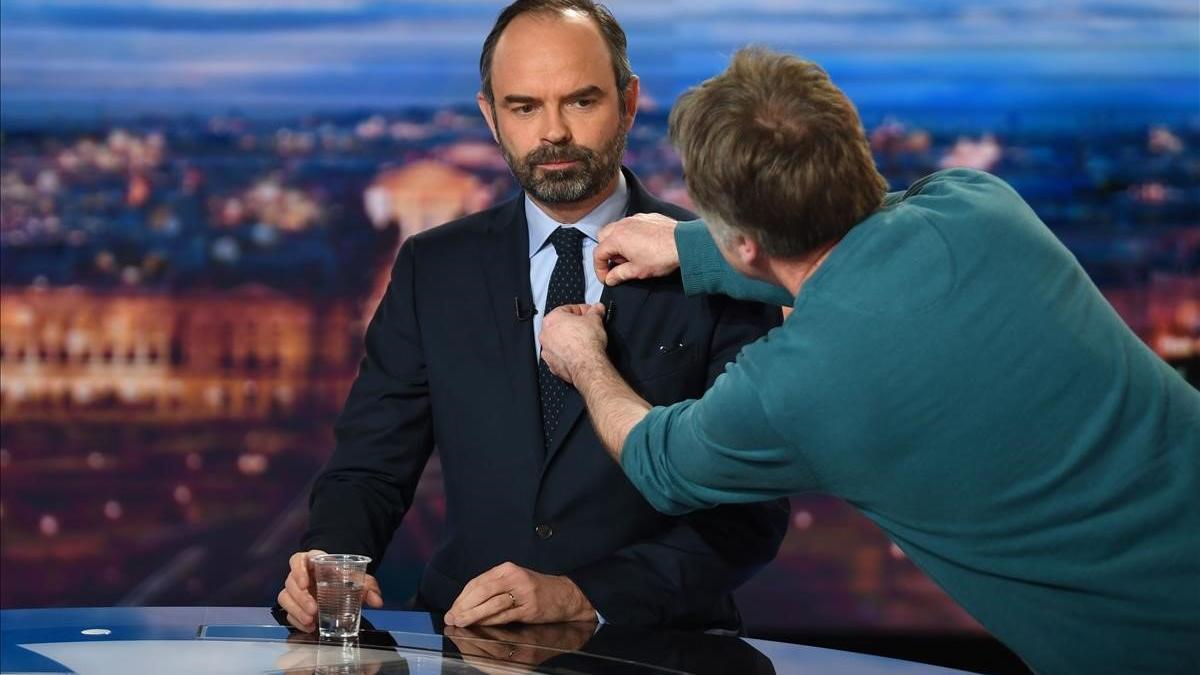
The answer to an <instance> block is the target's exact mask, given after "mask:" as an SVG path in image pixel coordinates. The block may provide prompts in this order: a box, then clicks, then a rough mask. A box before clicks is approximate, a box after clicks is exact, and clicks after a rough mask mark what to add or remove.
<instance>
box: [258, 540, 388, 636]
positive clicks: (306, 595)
mask: <svg viewBox="0 0 1200 675" xmlns="http://www.w3.org/2000/svg"><path fill="white" fill-rule="evenodd" d="M324 553H325V551H319V550H317V549H312V550H311V551H301V552H299V553H295V554H293V555H292V557H291V559H290V560H288V564H289V565H290V566H291V571H290V572H288V575H287V579H286V580H284V583H283V590H282V591H279V596H278V598H277V599H278V600H279V606H280V607H282V608H283V610H284V611H285V612H287V617H288V623H290V624H292V625H293V626H295V627H296V628H299V629H300V630H302V631H304V632H306V633H311V632H313V631H314V630H316V629H317V579H316V576H315V575H314V574H313V571H312V565H311V563H310V562H309V559H310V558H312V557H313V556H315V555H323V554H324ZM363 602H366V603H367V605H369V606H371V607H383V594H382V593H380V591H379V582H378V581H376V580H375V577H373V576H371V575H370V574H368V575H366V577H365V579H364V580H363Z"/></svg>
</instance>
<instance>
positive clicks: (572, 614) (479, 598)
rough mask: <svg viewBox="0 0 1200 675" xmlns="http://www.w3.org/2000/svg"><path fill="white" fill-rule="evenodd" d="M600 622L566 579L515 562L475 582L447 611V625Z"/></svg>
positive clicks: (484, 575)
mask: <svg viewBox="0 0 1200 675" xmlns="http://www.w3.org/2000/svg"><path fill="white" fill-rule="evenodd" d="M560 621H592V622H595V621H596V610H595V608H593V607H592V603H591V602H589V601H588V599H587V598H586V597H585V596H584V595H583V591H581V590H579V587H578V586H576V585H575V582H574V581H571V580H570V579H569V578H567V577H565V576H554V575H549V574H540V573H538V572H534V571H533V570H527V569H525V568H524V567H521V566H519V565H516V564H513V563H511V562H506V563H502V564H500V565H497V566H495V567H493V568H492V569H490V570H488V571H486V572H484V573H483V574H480V575H479V576H477V577H475V578H474V579H472V580H471V581H470V582H469V583H468V584H467V585H466V586H465V587H463V591H462V593H460V594H459V596H458V598H457V599H456V600H455V601H454V605H453V606H451V607H450V611H448V612H446V618H445V622H446V625H447V626H470V625H474V624H479V625H484V626H492V625H496V624H502V623H514V622H519V623H558V622H560Z"/></svg>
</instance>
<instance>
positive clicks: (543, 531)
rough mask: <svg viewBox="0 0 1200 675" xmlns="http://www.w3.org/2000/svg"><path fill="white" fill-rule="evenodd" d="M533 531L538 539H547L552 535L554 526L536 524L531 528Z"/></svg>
mask: <svg viewBox="0 0 1200 675" xmlns="http://www.w3.org/2000/svg"><path fill="white" fill-rule="evenodd" d="M533 531H534V532H536V533H537V536H538V538H539V539H549V538H550V537H553V536H554V528H552V527H550V526H549V525H538V526H537V527H535V528H533Z"/></svg>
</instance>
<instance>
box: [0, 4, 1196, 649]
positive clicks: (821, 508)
mask: <svg viewBox="0 0 1200 675" xmlns="http://www.w3.org/2000/svg"><path fill="white" fill-rule="evenodd" d="M609 5H610V7H611V8H612V9H613V11H614V13H615V14H616V16H617V18H618V19H619V20H620V21H621V22H622V23H623V25H624V27H625V29H626V31H627V32H628V34H629V40H630V55H631V59H632V61H633V66H634V69H635V71H636V72H637V73H638V74H639V75H640V76H641V78H642V87H643V91H644V94H643V99H642V102H641V103H642V108H641V113H640V115H639V117H638V120H637V123H636V125H635V127H634V131H633V132H632V134H631V136H630V143H629V152H628V156H627V160H626V163H627V164H628V165H629V166H630V167H631V168H633V170H634V171H635V172H637V173H638V174H639V175H640V176H641V178H642V179H643V180H644V181H645V183H646V184H647V186H648V187H649V188H650V189H651V190H652V191H653V192H655V193H657V194H658V195H660V196H662V197H664V198H666V199H668V200H671V201H675V202H677V203H681V204H688V198H687V195H686V192H685V190H684V189H683V185H682V181H681V176H680V169H679V164H678V160H677V158H676V156H675V154H674V153H673V152H672V150H671V149H670V147H669V145H668V144H667V142H666V140H665V132H666V114H667V111H668V110H669V107H670V105H671V102H672V101H673V100H674V98H675V97H676V96H677V95H678V94H679V92H681V91H682V90H683V89H684V88H686V87H687V86H689V85H692V84H694V83H696V82H698V81H699V80H701V79H703V78H705V77H707V76H710V75H712V74H714V73H716V72H717V71H719V70H720V69H721V68H722V67H723V66H724V64H725V63H726V61H727V59H728V56H729V55H730V54H731V53H732V52H733V51H734V50H735V49H736V48H737V47H739V46H741V45H743V44H746V43H750V42H756V43H764V44H768V45H771V46H774V47H777V48H782V49H787V50H789V51H792V52H795V53H798V54H801V55H804V56H806V57H809V58H812V59H814V60H817V61H818V62H820V63H822V64H824V65H825V66H826V68H827V69H828V70H829V71H830V73H831V75H832V76H833V78H834V81H835V82H836V83H838V84H839V85H840V86H842V87H843V88H844V89H845V90H846V91H847V92H848V94H849V95H850V96H851V98H852V99H854V100H855V102H856V103H857V104H858V105H859V108H860V111H861V113H862V116H863V121H864V124H865V126H866V129H867V132H868V134H869V135H870V139H871V144H872V148H873V149H874V151H875V154H876V157H877V159H878V161H879V164H880V166H881V167H882V170H883V172H884V174H885V175H886V176H887V178H888V180H889V181H890V183H891V185H892V187H893V188H894V189H902V188H903V187H905V186H907V185H908V184H909V183H910V182H912V181H913V180H915V179H916V178H918V177H920V176H922V175H924V174H926V173H929V172H932V171H935V170H937V169H939V168H942V167H950V166H970V167H975V168H979V169H985V170H988V171H991V172H994V173H996V174H998V175H999V176H1001V177H1002V178H1004V179H1005V180H1007V181H1009V182H1010V183H1011V184H1012V185H1013V186H1014V187H1016V189H1017V190H1018V191H1019V192H1020V193H1021V194H1022V195H1024V196H1025V198H1026V199H1027V200H1028V201H1029V202H1030V204H1031V205H1032V206H1033V208H1034V209H1035V210H1036V211H1037V213H1038V214H1039V215H1040V216H1041V217H1042V218H1043V219H1044V220H1045V222H1046V223H1047V224H1048V225H1049V226H1050V227H1051V228H1052V229H1053V230H1054V231H1055V233H1056V234H1057V235H1058V236H1059V237H1060V238H1061V239H1062V240H1063V241H1064V242H1065V243H1066V244H1067V246H1069V247H1070V249H1071V250H1072V251H1073V252H1074V253H1075V255H1076V256H1077V257H1078V259H1079V260H1080V262H1081V263H1082V264H1083V266H1084V267H1085V268H1086V269H1087V270H1088V272H1089V273H1090V274H1091V275H1092V277H1093V279H1094V280H1095V282H1096V284H1097V285H1098V286H1099V287H1100V288H1101V290H1102V291H1103V292H1104V293H1105V295H1106V296H1107V297H1108V298H1109V299H1110V301H1111V302H1112V303H1113V304H1114V305H1115V306H1116V308H1117V309H1118V310H1119V311H1120V313H1121V315H1122V316H1123V317H1124V318H1125V319H1126V321H1127V322H1128V324H1129V326H1130V328H1131V329H1132V330H1133V331H1135V332H1136V333H1137V334H1138V335H1139V336H1141V337H1142V338H1143V339H1144V340H1145V341H1146V342H1147V343H1148V344H1149V345H1150V346H1151V347H1152V348H1153V349H1155V350H1156V351H1157V352H1158V353H1159V354H1160V355H1162V357H1163V358H1164V359H1166V360H1167V361H1169V362H1170V363H1172V364H1173V365H1175V366H1176V367H1177V368H1179V369H1180V371H1181V372H1183V373H1184V374H1185V376H1186V377H1188V378H1189V379H1190V380H1191V381H1192V382H1193V383H1196V382H1197V379H1198V378H1200V366H1198V358H1200V356H1198V355H1200V37H1198V35H1200V32H1198V30H1197V26H1198V22H1200V10H1198V9H1197V4H1196V3H1195V0H1142V1H1138V2H1134V1H1132V0H1060V1H1059V2H1054V3H1050V2H1035V1H1034V0H1008V1H1004V2H1000V1H995V2H958V1H950V0H934V1H931V2H898V1H891V0H842V1H839V2H836V3H827V2H821V3H818V2H811V1H802V2H783V1H773V0H740V1H739V2H725V1H718V0H692V1H689V2H661V3H659V2H626V1H616V0H615V1H613V2H611V3H609ZM499 6H500V5H499V3H491V2H473V1H470V0H455V1H449V2H448V1H444V0H443V1H439V2H412V3H380V2H371V1H368V0H362V1H357V0H298V1H295V2H283V1H273V0H115V1H105V2H101V1H99V0H95V1H93V0H61V1H55V2H32V1H29V0H4V2H3V3H2V4H0V31H2V39H0V56H2V62H0V113H2V115H3V120H2V124H0V149H2V153H3V155H2V163H0V190H2V198H0V284H2V288H0V300H2V305H0V433H2V438H0V478H2V490H0V537H2V542H3V548H2V557H0V563H2V569H0V579H3V584H2V587H0V589H2V591H0V605H2V606H3V607H6V608H10V607H41V606H78V605H113V604H132V605H189V604H203V605H266V604H269V603H271V602H272V601H273V599H274V595H275V593H276V592H277V591H278V589H279V587H280V583H281V581H282V573H283V570H284V564H285V563H284V561H285V559H286V558H287V556H288V555H289V554H290V553H292V552H293V551H294V548H295V546H296V543H297V541H298V538H299V536H300V534H301V532H302V530H303V528H304V526H305V522H306V518H307V512H306V499H307V494H308V487H309V485H310V482H311V479H312V478H313V476H314V475H315V473H316V472H317V471H318V470H319V468H320V466H321V465H322V463H323V462H324V461H325V459H326V458H327V457H328V455H329V453H330V451H331V448H332V434H331V424H332V421H333V418H334V416H335V415H336V414H337V412H338V410H339V407H340V405H341V403H342V401H343V399H344V396H345V394H346V391H347V389H348V386H349V383H350V382H351V380H352V378H353V377H354V374H355V371H356V368H357V362H358V358H359V356H360V352H361V347H360V340H361V336H362V332H363V329H364V322H365V320H366V319H367V318H368V317H369V314H370V312H371V310H372V308H373V307H374V304H375V303H376V301H377V299H378V297H379V296H380V294H381V293H382V290H383V284H384V283H385V279H386V271H387V269H388V266H389V264H390V262H391V259H392V257H393V256H394V253H395V251H396V249H397V246H398V245H399V243H400V241H401V240H402V239H403V238H404V237H406V236H410V235H412V234H413V233H414V232H418V231H420V230H423V229H426V228H429V227H434V226H436V225H438V224H439V223H442V222H444V221H446V220H448V219H451V218H454V217H457V216H459V215H462V214H464V213H469V212H471V211H475V210H478V209H481V208H483V207H486V206H488V205H491V204H493V203H496V202H497V201H499V200H503V199H505V198H507V197H508V196H510V195H512V194H513V193H514V190H515V189H516V187H515V184H514V181H513V179H512V178H511V176H510V174H509V172H508V168H507V167H506V166H505V164H504V162H503V160H502V158H501V157H500V154H499V153H498V152H497V150H496V149H495V147H494V144H493V142H492V140H491V137H490V135H489V134H488V131H487V128H486V126H485V125H484V123H483V120H482V119H481V118H480V117H479V115H478V111H477V110H476V108H475V105H474V95H475V92H476V91H477V88H478V74H477V61H478V54H479V47H480V44H481V43H482V40H483V37H484V36H485V35H486V33H487V31H488V30H489V29H490V27H491V23H492V21H493V19H494V17H495V15H496V13H497V12H498V11H499ZM952 507H953V505H948V508H952ZM442 513H443V502H442V497H441V476H440V471H439V468H438V464H437V458H436V455H435V456H434V459H433V460H432V461H431V463H430V465H429V467H428V469H427V471H426V477H425V479H424V480H423V482H422V484H421V487H420V490H419V492H418V500H417V502H416V504H415V506H414V508H413V510H412V512H411V513H410V514H409V516H408V517H407V519H406V521H405V523H404V526H403V528H402V530H401V531H400V532H399V533H398V534H397V536H396V539H395V541H394V543H393V545H392V548H391V549H390V551H389V554H388V560H387V562H386V564H385V565H384V568H383V570H382V571H381V574H380V576H381V580H382V583H383V587H384V589H385V595H386V596H387V597H388V599H389V601H390V602H391V603H393V604H397V605H398V604H400V603H402V602H403V601H404V600H405V599H406V598H407V597H408V596H409V595H410V594H411V593H412V592H413V591H414V589H415V584H416V579H417V575H418V573H419V571H420V569H421V567H422V565H423V561H424V560H425V559H426V557H427V556H428V555H429V553H430V551H431V549H432V547H433V546H434V544H435V542H436V541H437V539H438V536H439V532H440V523H441V518H442ZM741 599H742V601H743V602H742V607H743V612H744V614H745V615H746V619H747V621H748V623H749V625H750V627H751V630H752V632H757V633H759V634H764V633H770V634H779V633H781V632H782V633H786V632H788V631H806V630H807V631H812V630H822V631H838V630H845V631H905V632H912V631H918V632H919V631H937V632H946V631H950V632H954V631H964V632H973V631H978V630H979V629H978V627H977V626H976V625H975V624H974V623H973V622H972V621H971V620H970V618H969V617H967V616H966V615H965V614H964V613H963V612H962V611H961V610H959V609H958V608H957V607H956V606H955V605H954V604H953V603H952V602H950V601H949V600H948V599H947V598H946V597H945V596H944V595H943V594H942V592H941V591H940V590H939V589H938V588H937V587H936V586H935V585H934V584H933V583H932V582H930V581H929V580H928V579H927V578H926V577H925V576H924V575H922V574H921V573H920V572H918V571H917V570H916V569H915V568H914V567H913V566H912V565H911V564H910V563H909V562H908V561H907V560H905V559H904V556H903V554H902V553H901V552H900V550H899V549H898V548H896V547H894V546H892V545H891V544H890V543H889V542H888V541H887V539H886V538H885V537H884V536H883V535H882V534H881V533H880V532H879V530H878V529H877V528H876V527H875V526H874V525H872V524H871V523H869V522H868V521H867V520H866V519H865V518H862V517H860V516H858V515H856V514H855V513H854V512H853V511H851V510H850V509H849V508H848V507H846V506H844V505H842V504H840V503H838V502H837V501H835V500H830V499H824V498H798V499H796V500H794V506H793V522H792V529H791V533H790V535H789V536H788V538H787V541H786V542H785V544H784V548H783V551H782V553H781V555H780V557H779V559H778V560H776V561H775V562H774V563H773V564H772V565H771V566H770V567H768V568H767V569H766V570H764V572H763V573H762V574H761V575H760V576H759V577H758V578H756V579H754V580H753V581H751V582H750V583H749V584H747V586H746V587H745V588H744V589H743V591H742V592H741Z"/></svg>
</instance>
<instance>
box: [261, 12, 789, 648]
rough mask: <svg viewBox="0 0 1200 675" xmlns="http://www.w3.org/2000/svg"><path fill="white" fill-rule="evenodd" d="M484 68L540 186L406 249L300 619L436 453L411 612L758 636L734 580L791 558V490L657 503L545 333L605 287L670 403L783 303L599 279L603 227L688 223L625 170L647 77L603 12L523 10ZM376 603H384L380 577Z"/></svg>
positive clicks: (332, 465)
mask: <svg viewBox="0 0 1200 675" xmlns="http://www.w3.org/2000/svg"><path fill="white" fill-rule="evenodd" d="M480 79H481V91H480V93H479V96H478V103H479V109H480V112H481V113H482V114H483V117H484V119H485V120H487V123H488V126H489V127H490V128H491V130H492V134H493V136H494V137H495V139H496V141H497V143H498V144H499V145H500V148H501V149H502V151H503V153H504V157H505V158H506V160H507V161H508V164H509V166H510V167H511V168H512V170H513V173H514V174H515V175H516V177H517V179H518V181H519V182H520V184H521V186H522V187H523V188H524V192H523V194H521V195H519V196H517V197H516V198H515V199H513V200H511V201H508V202H505V203H503V204H500V205H499V206H496V207H494V208H491V209H488V210H486V211H483V212H480V213H476V214H473V215H470V216H467V217H465V218H462V219H460V220H456V221H454V222H451V223H447V224H445V225H442V226H440V227H437V228H434V229H432V230H429V231H426V232H422V233H420V234H418V235H416V236H413V237H411V238H409V239H408V240H407V241H406V242H405V243H404V245H403V246H402V247H401V250H400V252H399V254H398V256H397V260H396V264H395V267H394V268H393V270H392V276H391V284H390V286H389V288H388V290H387V293H386V295H385V296H384V298H383V301H382V302H381V303H380V305H379V308H378V310H377V311H376V314H375V316H374V318H373V319H372V321H371V324H370V327H369V328H368V330H367V334H366V355H365V357H364V359H363V361H362V365H361V368H360V372H359V375H358V378H357V379H356V381H355V383H354V386H353V388H352V390H351V392H350V396H349V399H348V400H347V402H346V406H345V409H344V411H343V412H342V415H341V416H340V418H339V419H338V422H337V425H336V428H335V431H336V436H337V447H336V449H335V451H334V453H333V457H332V458H331V460H330V462H329V464H328V465H327V466H326V468H325V470H324V471H323V473H322V474H321V475H320V477H319V478H318V479H317V481H316V483H315V485H314V487H313V490H312V497H311V502H310V506H311V510H310V527H309V530H308V532H307V533H306V534H305V536H304V538H303V540H302V543H301V546H300V549H301V550H300V552H298V553H296V554H295V555H293V556H292V559H291V570H290V572H289V574H288V576H287V579H286V581H285V584H284V588H283V590H282V591H280V593H279V595H278V600H279V605H280V609H281V611H282V612H286V620H287V621H288V622H290V623H291V624H292V625H294V626H296V627H297V628H299V629H302V630H310V631H311V630H313V628H314V623H315V620H316V613H317V606H316V602H315V600H314V598H313V586H312V581H313V579H312V574H311V571H310V569H309V566H308V564H307V560H308V558H309V556H311V555H312V554H313V553H314V551H329V552H336V553H358V554H364V555H368V556H371V558H373V559H374V561H376V562H374V563H372V564H373V565H377V564H378V560H379V559H380V558H382V556H383V553H384V551H385V549H386V548H387V545H388V543H389V542H390V540H391V538H392V535H393V533H394V532H395V530H396V528H397V527H398V526H399V525H400V523H401V520H402V519H403V517H404V514H405V512H406V511H407V510H408V508H409V507H410V506H411V504H412V499H413V493H414V491H415V489H416V485H417V481H418V479H419V477H420V475H421V472H422V470H423V468H424V466H425V463H426V461H427V460H428V458H429V455H430V453H431V452H432V451H433V449H434V447H435V446H436V447H437V448H438V450H439V453H440V459H441V463H442V472H443V476H444V481H445V495H446V525H445V531H444V536H443V540H442V542H441V544H440V546H439V547H438V549H437V551H436V552H435V553H434V555H433V558H432V560H430V561H429V563H428V565H427V567H426V569H425V572H424V575H423V577H422V579H421V582H420V586H419V588H418V589H417V592H416V595H415V598H413V601H412V605H411V606H413V607H414V608H417V609H424V610H427V611H431V612H436V613H445V623H446V624H448V625H452V626H469V625H473V624H482V625H487V624H500V623H508V622H518V621H519V622H522V623H551V622H560V621H601V622H608V623H613V624H621V625H629V626H670V627H675V628H697V629H725V630H732V631H739V630H741V627H742V622H741V616H740V614H739V612H738V610H737V607H736V606H735V605H734V602H733V598H732V595H731V592H732V591H733V589H734V588H736V587H737V586H738V585H740V584H741V583H743V582H744V581H745V580H746V579H748V578H749V577H750V576H751V575H753V574H754V573H755V572H756V571H757V570H758V569H759V568H761V567H762V566H763V565H765V564H766V563H767V562H769V561H770V560H771V559H772V558H773V557H774V556H775V553H776V552H777V550H778V547H779V544H780V543H781V541H782V539H783V535H784V533H785V530H786V526H787V522H788V507H787V502H786V501H783V500H777V501H773V502H764V503H760V504H746V505H734V506H721V507H718V508H715V509H711V510H707V511H701V512H697V513H695V514H691V515H689V516H686V517H672V516H664V515H662V514H659V513H658V512H657V511H655V510H654V508H652V507H651V505H650V504H649V503H647V502H646V501H645V500H644V499H643V498H642V497H641V496H640V495H639V494H638V492H637V490H636V489H635V488H634V487H633V486H632V485H631V484H630V483H629V481H628V480H627V479H626V478H625V476H624V475H623V473H622V472H621V470H620V468H619V467H617V466H616V465H615V464H613V463H612V462H611V461H610V460H609V459H608V457H607V455H606V453H605V451H604V448H603V446H602V445H601V443H600V440H599V439H598V438H597V436H596V433H595V431H594V430H593V428H592V424H591V421H590V420H589V419H588V418H587V416H586V415H584V414H583V412H584V406H583V401H582V399H580V397H579V394H578V393H577V392H576V391H575V390H574V389H572V388H571V387H569V386H568V385H567V384H566V383H564V382H563V381H562V380H560V379H559V378H557V377H556V376H555V375H553V374H552V373H551V372H550V370H549V368H548V367H547V366H546V364H545V363H544V362H541V361H540V360H539V359H538V353H539V349H540V345H539V341H538V340H539V335H540V331H541V324H542V318H543V317H544V316H545V315H546V314H547V313H548V312H549V311H550V310H552V309H554V308H555V307H558V306H560V305H569V304H575V303H584V302H592V303H594V302H599V301H604V302H605V303H606V305H607V306H610V307H612V311H611V313H610V315H609V317H608V321H607V331H608V336H609V341H608V344H609V347H610V349H609V356H610V357H611V358H612V360H613V362H614V363H615V364H616V367H617V369H618V370H619V371H620V372H621V373H622V375H623V376H624V377H625V378H626V379H627V380H629V381H630V382H633V383H634V387H635V388H636V389H637V391H638V392H639V393H640V394H641V395H642V396H644V397H645V398H646V400H649V401H653V402H656V403H657V404H662V405H666V404H670V403H674V402H677V401H681V400H685V399H690V398H697V397H699V396H700V395H702V394H703V393H704V391H705V390H706V389H707V388H708V386H709V385H710V384H711V383H712V382H713V380H715V379H716V377H717V375H719V374H720V373H721V372H722V371H723V370H724V368H725V366H726V364H727V363H729V362H730V361H732V360H733V358H734V356H735V355H736V354H737V352H738V351H739V350H740V349H741V347H742V346H743V345H745V344H747V343H750V342H753V341H755V340H757V339H758V338H759V337H761V336H762V335H763V334H765V333H766V332H767V331H768V330H769V329H771V328H772V327H774V326H776V325H778V324H779V322H780V318H781V317H780V310H779V308H778V307H777V306H776V307H768V306H766V305H762V304H758V303H750V302H742V301H736V300H731V299H729V298H724V297H719V296H712V297H701V298H688V297H685V295H684V293H683V288H682V285H681V280H680V279H679V277H678V276H676V277H674V278H666V279H657V280H653V281H647V282H644V283H631V284H624V285H621V286H620V287H617V288H608V289H606V288H604V286H603V284H601V283H600V282H599V280H598V279H596V278H595V277H594V275H592V274H589V273H585V266H584V263H583V261H584V259H585V257H586V259H588V260H590V259H591V255H592V252H593V250H594V249H595V247H596V245H597V235H598V233H599V230H600V228H601V227H603V226H604V225H606V224H607V223H609V222H612V221H615V220H619V219H621V218H622V217H624V216H626V215H629V214H634V213H659V214H663V215H665V216H668V217H670V218H675V219H687V218H690V217H692V216H691V214H689V213H687V212H686V211H685V210H684V209H681V208H679V207H677V206H674V205H671V204H667V203H664V202H661V201H659V200H657V199H655V198H654V197H653V196H651V195H650V194H648V193H647V192H646V190H645V188H644V187H642V185H641V184H640V183H639V182H638V179H637V178H636V177H635V176H634V175H633V173H631V172H630V171H628V170H627V169H623V168H622V166H621V158H622V156H623V154H624V150H625V139H626V135H627V134H628V132H629V129H630V127H631V126H632V124H633V121H634V116H635V114H636V112H637V103H638V80H637V78H636V77H635V76H634V75H633V73H632V71H631V69H630V64H629V59H628V56H627V55H626V41H625V34H624V32H623V31H622V30H621V27H620V26H619V25H618V24H617V22H616V20H615V19H614V18H613V16H612V15H611V14H610V13H609V12H608V10H607V9H605V8H604V7H603V6H600V5H596V4H594V3H592V2H590V1H589V0H521V1H518V2H516V3H513V4H512V5H510V6H509V7H508V8H506V9H505V10H503V12H501V14H500V16H499V18H498V19H497V21H496V24H495V26H494V28H493V29H492V31H491V33H490V34H489V35H488V37H487V40H486V41H485V42H484V46H483V52H482V56H481V58H480ZM371 571H372V572H373V571H374V568H372V570H371ZM366 602H367V604H369V605H372V606H381V605H382V604H383V598H382V591H381V589H380V588H379V585H378V583H377V582H376V581H375V579H374V578H371V579H370V580H369V583H368V591H367V594H366Z"/></svg>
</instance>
